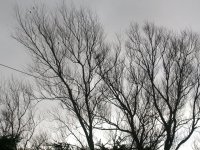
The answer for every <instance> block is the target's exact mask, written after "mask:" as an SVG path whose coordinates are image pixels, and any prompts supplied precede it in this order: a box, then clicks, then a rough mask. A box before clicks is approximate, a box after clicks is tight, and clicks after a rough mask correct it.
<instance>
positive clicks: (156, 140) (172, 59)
mask: <svg viewBox="0 0 200 150" xmlns="http://www.w3.org/2000/svg"><path fill="white" fill-rule="evenodd" d="M127 36H128V38H127V41H126V45H125V48H126V52H124V51H123V50H122V48H121V47H123V46H121V43H122V42H121V41H119V42H118V43H119V44H118V45H117V46H116V48H115V54H113V56H111V58H110V59H109V60H108V61H107V62H106V61H105V63H104V64H102V65H99V74H100V75H101V77H102V79H103V80H104V83H105V85H104V91H105V92H104V97H105V99H107V101H108V102H110V103H111V104H113V108H114V110H118V111H120V114H122V115H121V116H122V117H120V116H119V115H117V116H118V117H119V119H118V120H119V121H113V120H112V119H109V118H106V117H102V116H100V118H102V119H103V120H105V121H106V122H107V123H108V124H110V125H112V126H113V128H107V129H105V128H104V129H103V130H113V129H115V130H120V131H122V132H126V133H127V134H129V135H130V136H131V137H132V146H133V148H136V149H138V150H144V149H149V150H155V149H159V148H160V147H162V148H163V149H164V150H170V149H176V150H177V149H179V148H180V146H181V145H182V144H184V143H185V142H186V141H187V140H188V139H189V138H190V137H191V135H192V134H193V133H194V131H195V129H196V128H197V127H198V125H197V124H198V122H199V85H200V82H199V37H198V35H196V34H194V33H191V32H187V31H183V32H181V33H180V34H175V33H173V32H170V31H167V30H166V29H164V28H159V27H156V26H155V25H153V24H149V23H147V24H145V25H144V26H143V27H142V28H140V27H139V26H138V25H131V27H130V29H129V30H128V32H127ZM97 61H98V59H97Z"/></svg>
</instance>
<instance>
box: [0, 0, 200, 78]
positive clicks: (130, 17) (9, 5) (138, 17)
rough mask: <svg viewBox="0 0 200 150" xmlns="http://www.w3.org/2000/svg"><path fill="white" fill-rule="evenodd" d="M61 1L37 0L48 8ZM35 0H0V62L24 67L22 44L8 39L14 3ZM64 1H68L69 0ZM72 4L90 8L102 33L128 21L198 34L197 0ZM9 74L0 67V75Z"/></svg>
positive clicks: (79, 0)
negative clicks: (95, 14) (100, 26)
mask: <svg viewBox="0 0 200 150" xmlns="http://www.w3.org/2000/svg"><path fill="white" fill-rule="evenodd" d="M59 1H61V0H40V2H42V3H45V4H47V5H49V6H50V7H53V6H57V5H58V4H59ZM33 2H35V3H37V2H38V0H34V1H33V0H0V45H1V47H0V63H3V64H6V65H9V66H12V67H16V68H19V69H25V67H26V65H27V63H28V61H29V59H28V56H27V55H26V54H25V53H24V52H25V51H24V47H23V46H21V45H20V44H18V43H17V42H16V41H15V40H14V39H12V38H11V34H12V33H13V32H14V27H15V17H14V10H13V8H14V6H15V5H16V4H18V5H19V6H20V7H23V8H27V7H29V6H31V5H32V4H33ZM66 3H69V4H70V1H69V0H66ZM73 3H74V4H75V5H83V6H86V7H89V8H91V9H92V10H93V11H95V12H96V13H97V15H98V16H99V18H100V20H101V23H102V24H103V25H104V28H105V31H106V34H107V35H108V36H109V37H112V36H113V35H114V34H115V33H123V32H124V31H125V30H126V29H127V27H128V25H129V24H130V22H138V23H142V22H144V21H150V22H154V23H155V24H156V25H162V26H166V27H168V28H172V29H175V30H180V29H183V28H189V29H192V30H194V31H196V32H199V33H200V18H199V16H200V9H199V6H200V1H199V0H73ZM8 74H9V75H10V74H14V72H10V71H8V70H7V69H4V68H0V75H8Z"/></svg>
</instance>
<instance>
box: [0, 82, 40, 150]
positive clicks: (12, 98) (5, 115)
mask: <svg viewBox="0 0 200 150" xmlns="http://www.w3.org/2000/svg"><path fill="white" fill-rule="evenodd" d="M0 87H1V88H0V89H1V90H0V93H1V94H0V101H1V108H0V135H1V136H4V137H9V138H10V139H11V140H13V141H16V144H17V143H18V142H19V144H20V146H22V147H23V148H24V149H25V148H26V147H27V144H28V142H29V140H30V139H31V137H32V136H33V133H34V131H35V128H36V126H37V123H36V122H35V120H34V119H35V118H34V107H33V105H32V102H31V98H32V94H33V93H32V88H31V86H29V85H28V84H26V83H22V82H20V81H16V80H14V79H12V80H10V81H8V82H5V83H4V84H2V85H0ZM15 146H17V145H15Z"/></svg>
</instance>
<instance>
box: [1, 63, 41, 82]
mask: <svg viewBox="0 0 200 150" xmlns="http://www.w3.org/2000/svg"><path fill="white" fill-rule="evenodd" d="M0 66H2V67H5V68H8V69H11V70H14V71H17V72H19V73H22V74H26V75H28V76H31V77H34V78H38V79H41V80H44V79H42V78H40V77H37V76H35V75H32V74H30V73H27V72H24V71H21V70H19V69H16V68H13V67H10V66H8V65H4V64H1V63H0Z"/></svg>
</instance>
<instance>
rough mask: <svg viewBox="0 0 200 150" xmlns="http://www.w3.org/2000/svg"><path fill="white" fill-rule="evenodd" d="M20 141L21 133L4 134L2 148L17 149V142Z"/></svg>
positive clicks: (0, 138) (0, 146)
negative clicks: (14, 134)
mask: <svg viewBox="0 0 200 150" xmlns="http://www.w3.org/2000/svg"><path fill="white" fill-rule="evenodd" d="M19 142H20V137H19V135H16V136H13V135H12V136H9V135H3V136H0V149H1V150H17V144H18V143H19Z"/></svg>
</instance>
